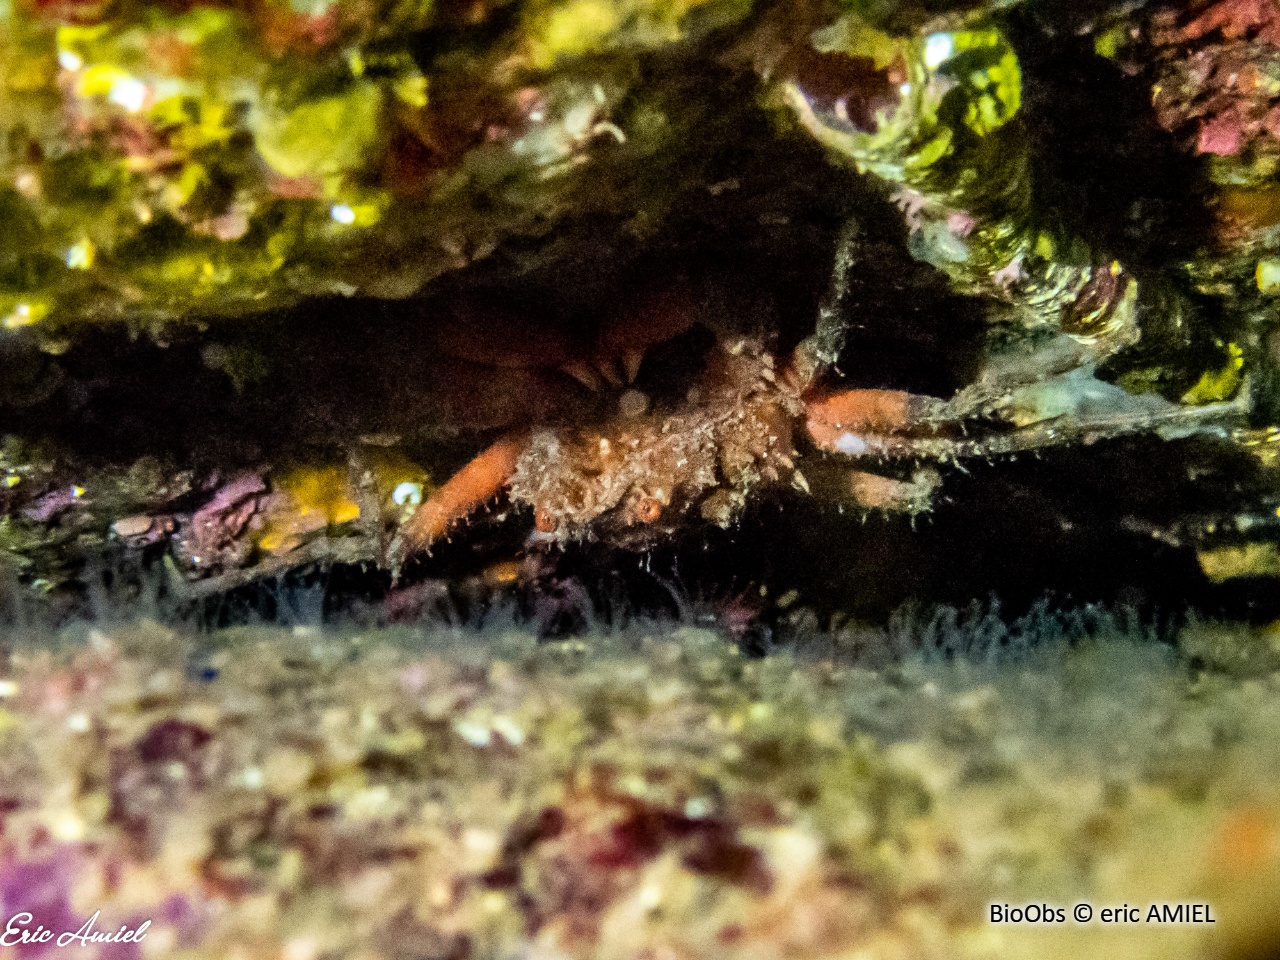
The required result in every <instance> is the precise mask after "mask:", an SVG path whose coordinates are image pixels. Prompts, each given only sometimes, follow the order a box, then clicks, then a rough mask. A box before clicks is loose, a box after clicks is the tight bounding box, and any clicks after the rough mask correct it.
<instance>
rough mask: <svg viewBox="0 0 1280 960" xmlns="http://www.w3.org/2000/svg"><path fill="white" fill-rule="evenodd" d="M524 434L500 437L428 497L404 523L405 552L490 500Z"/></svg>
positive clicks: (421, 547) (521, 448)
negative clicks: (521, 435) (500, 438)
mask: <svg viewBox="0 0 1280 960" xmlns="http://www.w3.org/2000/svg"><path fill="white" fill-rule="evenodd" d="M524 448H525V441H524V438H523V437H506V438H504V439H502V440H499V441H498V442H497V443H495V444H494V445H493V446H491V447H490V448H489V449H488V450H486V451H484V453H482V454H480V455H479V456H478V457H476V458H475V459H474V460H472V461H471V462H470V463H468V464H467V465H466V466H465V467H463V468H462V469H461V470H459V471H458V472H457V473H455V474H454V475H453V476H452V477H450V478H449V480H448V482H447V483H445V485H444V486H442V487H440V489H438V490H436V491H435V492H434V493H432V494H431V496H430V497H428V498H427V499H426V500H425V501H424V502H423V503H422V504H421V506H419V507H418V509H417V510H416V511H415V512H414V514H413V516H412V517H410V518H409V521H408V522H407V523H406V524H405V527H404V530H403V532H402V534H401V536H402V538H403V540H402V542H403V543H404V554H405V556H408V555H410V554H413V553H417V552H418V551H419V550H424V549H426V548H427V547H429V546H431V543H432V542H433V541H434V540H436V539H437V538H438V537H441V536H443V535H444V534H446V533H448V531H449V528H450V527H451V526H453V525H454V524H455V523H456V522H457V521H459V520H461V519H462V518H463V517H465V516H467V514H469V513H471V511H472V510H474V509H475V508H476V507H478V506H480V504H482V503H484V502H486V501H487V500H492V499H493V498H494V497H495V496H497V495H498V492H499V491H500V490H501V489H502V488H503V487H505V486H506V485H507V483H508V482H509V481H510V480H511V475H512V474H513V473H515V469H516V461H517V460H519V459H520V454H521V453H522V452H523V451H524Z"/></svg>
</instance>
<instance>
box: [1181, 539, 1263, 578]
mask: <svg viewBox="0 0 1280 960" xmlns="http://www.w3.org/2000/svg"><path fill="white" fill-rule="evenodd" d="M1196 558H1197V559H1198V560H1199V561H1200V569H1201V570H1203V571H1204V574H1205V576H1206V577H1208V578H1209V579H1210V580H1212V581H1214V582H1215V583H1221V582H1222V581H1224V580H1230V579H1232V578H1233V577H1275V576H1280V547H1277V546H1276V545H1275V544H1272V543H1246V544H1244V545H1243V546H1238V547H1218V548H1217V549H1214V550H1201V551H1200V552H1199V553H1198V554H1197V555H1196Z"/></svg>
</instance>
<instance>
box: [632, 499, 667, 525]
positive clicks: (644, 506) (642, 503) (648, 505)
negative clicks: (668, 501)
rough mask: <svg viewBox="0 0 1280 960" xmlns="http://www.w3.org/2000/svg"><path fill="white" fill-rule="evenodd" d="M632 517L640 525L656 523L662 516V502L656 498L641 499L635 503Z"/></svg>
mask: <svg viewBox="0 0 1280 960" xmlns="http://www.w3.org/2000/svg"><path fill="white" fill-rule="evenodd" d="M634 516H635V518H636V520H638V521H639V522H640V523H656V522H657V521H658V518H659V517H661V516H662V501H661V500H659V499H658V498H657V497H641V498H640V499H639V500H637V501H636V505H635V509H634Z"/></svg>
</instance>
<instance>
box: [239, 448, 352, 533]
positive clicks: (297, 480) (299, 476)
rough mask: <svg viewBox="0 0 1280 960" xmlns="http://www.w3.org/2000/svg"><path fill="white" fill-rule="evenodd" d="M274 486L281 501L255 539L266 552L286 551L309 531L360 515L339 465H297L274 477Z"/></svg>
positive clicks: (322, 528) (334, 524)
mask: <svg viewBox="0 0 1280 960" xmlns="http://www.w3.org/2000/svg"><path fill="white" fill-rule="evenodd" d="M274 486H275V488H276V490H277V492H278V493H279V494H281V495H282V496H283V497H284V498H285V503H284V504H283V509H279V510H274V511H271V512H270V513H269V514H268V516H267V521H266V525H265V527H264V528H263V533H262V537H261V538H260V539H259V541H258V546H259V547H261V548H262V549H263V550H265V551H267V552H268V553H287V552H288V551H290V550H292V549H294V548H295V547H297V546H298V545H299V544H300V543H301V542H302V540H303V539H304V538H305V537H307V536H308V535H309V534H312V533H316V532H317V531H320V530H324V529H327V528H329V527H334V526H338V525H340V524H343V523H349V522H351V521H352V520H355V519H358V518H359V516H360V505H359V504H358V503H357V502H356V491H355V490H354V489H353V487H352V485H351V481H350V479H349V478H348V476H347V471H346V469H345V468H343V467H334V466H328V467H300V468H298V469H295V470H291V471H289V472H288V473H285V474H283V475H282V476H280V477H279V478H277V479H276V481H275V484H274Z"/></svg>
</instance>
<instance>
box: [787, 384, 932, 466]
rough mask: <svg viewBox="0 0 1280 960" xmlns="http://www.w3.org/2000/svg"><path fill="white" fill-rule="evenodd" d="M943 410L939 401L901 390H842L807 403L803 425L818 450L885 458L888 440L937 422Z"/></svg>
mask: <svg viewBox="0 0 1280 960" xmlns="http://www.w3.org/2000/svg"><path fill="white" fill-rule="evenodd" d="M945 408H946V404H945V402H943V401H941V400H938V399H935V398H934V397H923V396H919V395H917V394H913V393H907V392H905V391H903V390H845V391H842V392H840V393H833V394H830V395H829V396H825V397H820V398H818V399H815V400H810V401H808V402H807V403H806V404H805V415H806V424H805V425H806V426H807V427H808V430H809V436H810V437H812V438H813V442H814V443H815V444H816V445H817V446H818V448H819V449H822V450H827V451H829V452H831V453H844V454H848V455H850V456H858V455H860V454H864V453H868V454H881V455H884V454H886V453H888V452H889V447H890V444H888V443H887V442H886V441H887V439H888V438H889V437H892V435H893V434H897V433H901V432H903V431H904V430H908V429H911V428H912V427H916V426H920V425H922V424H925V423H937V422H939V420H940V419H942V414H943V411H944V410H945Z"/></svg>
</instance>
